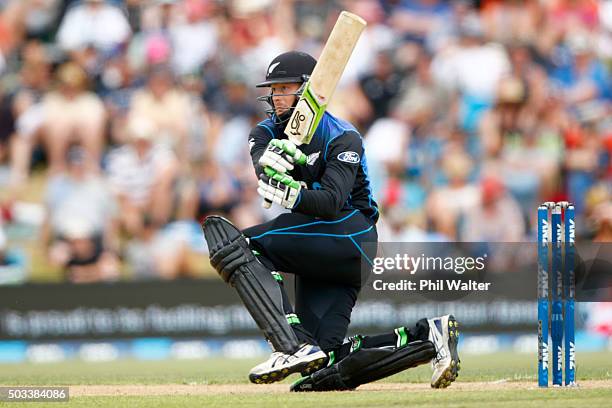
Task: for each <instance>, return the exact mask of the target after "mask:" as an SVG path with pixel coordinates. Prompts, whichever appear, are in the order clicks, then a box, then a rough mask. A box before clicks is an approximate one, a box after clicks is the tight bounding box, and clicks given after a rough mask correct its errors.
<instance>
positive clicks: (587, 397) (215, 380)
mask: <svg viewBox="0 0 612 408" xmlns="http://www.w3.org/2000/svg"><path fill="white" fill-rule="evenodd" d="M610 361H612V353H582V354H579V355H578V364H579V370H578V372H577V376H578V381H579V382H582V384H583V386H582V387H581V388H579V389H553V388H549V389H538V388H537V387H536V375H535V373H536V369H535V358H534V356H533V355H527V354H513V353H497V354H490V355H481V356H476V355H464V356H462V370H461V373H460V376H459V379H458V381H457V382H456V383H455V384H453V386H452V387H451V388H449V389H446V390H431V389H429V388H428V382H429V377H430V369H429V367H427V366H424V367H419V368H417V369H413V370H409V371H407V372H404V373H401V374H398V375H396V376H394V377H391V378H389V379H386V380H384V381H382V382H380V383H376V384H373V385H370V386H368V387H362V388H363V389H362V388H360V389H359V391H357V392H343V393H321V394H291V393H289V392H288V391H287V390H288V384H289V383H291V381H292V380H294V379H295V378H293V377H292V378H289V379H287V380H286V381H285V382H284V383H283V384H280V385H272V386H265V385H262V386H254V385H250V384H247V379H246V373H247V372H248V370H249V368H250V367H251V366H252V365H253V364H254V363H256V361H254V360H227V359H205V360H197V361H195V360H183V361H178V360H171V361H155V362H143V361H129V360H123V361H117V362H108V363H82V362H64V363H49V364H37V365H31V364H18V365H17V364H16V365H12V364H6V365H0V384H2V385H68V386H71V401H70V403H67V404H66V403H53V404H52V406H53V407H61V406H75V407H77V406H113V407H118V406H126V407H127V406H129V407H140V406H142V407H145V406H147V407H151V406H153V407H156V406H159V407H172V406H205V407H224V408H230V407H241V406H245V407H246V406H248V407H250V408H253V407H254V408H257V407H277V406H279V407H281V406H286V407H292V408H295V407H298V406H315V405H316V406H317V407H334V406H350V407H383V406H409V405H411V406H417V405H418V406H419V407H439V406H470V407H471V406H487V407H489V406H516V405H518V404H520V405H521V407H532V406H533V407H536V406H538V407H539V406H543V405H547V404H549V403H550V404H551V405H552V403H553V402H554V406H555V407H565V406H567V407H576V406H608V405H609V404H610V401H611V400H612V366H611V365H610ZM0 405H1V403H0ZM29 405H31V406H33V407H40V406H42V405H41V403H38V402H37V403H25V404H19V406H29ZM43 405H44V404H43Z"/></svg>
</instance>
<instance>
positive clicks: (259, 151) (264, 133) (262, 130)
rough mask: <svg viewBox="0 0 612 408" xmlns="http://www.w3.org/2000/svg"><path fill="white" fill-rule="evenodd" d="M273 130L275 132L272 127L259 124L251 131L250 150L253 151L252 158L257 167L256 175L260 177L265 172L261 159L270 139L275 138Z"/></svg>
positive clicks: (254, 165)
mask: <svg viewBox="0 0 612 408" xmlns="http://www.w3.org/2000/svg"><path fill="white" fill-rule="evenodd" d="M271 132H273V130H272V129H270V128H268V127H266V126H265V125H262V124H259V125H257V126H255V127H254V128H253V129H251V132H250V133H249V152H250V153H251V160H252V161H253V167H254V168H255V175H256V176H258V177H259V175H260V174H262V173H263V166H261V165H260V164H259V159H260V158H261V156H262V155H263V154H264V152H265V151H266V148H267V147H268V143H270V140H272V139H273V137H272V133H271Z"/></svg>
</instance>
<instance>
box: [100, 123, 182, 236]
mask: <svg viewBox="0 0 612 408" xmlns="http://www.w3.org/2000/svg"><path fill="white" fill-rule="evenodd" d="M127 133H128V135H129V136H128V137H129V143H127V144H126V145H124V146H121V147H118V148H116V149H115V150H113V151H112V152H111V153H110V154H109V157H108V168H107V172H108V180H109V182H110V185H111V188H112V189H113V192H114V193H115V196H116V197H117V200H118V201H119V208H120V218H121V225H122V226H123V228H124V229H125V231H126V232H127V233H129V234H131V235H132V236H136V235H138V234H139V233H140V231H141V230H142V227H143V222H144V217H145V216H146V215H148V216H150V217H151V219H152V222H153V223H154V225H155V226H157V227H160V226H162V225H163V224H164V223H166V222H168V221H169V219H170V217H171V215H172V210H173V208H172V207H173V204H174V203H175V202H176V198H177V195H178V192H177V191H176V186H175V184H174V183H175V181H176V180H177V176H178V166H179V163H178V160H177V158H176V155H175V154H174V153H173V152H172V150H170V149H169V148H168V147H167V146H165V145H163V144H161V143H155V142H154V141H155V139H156V133H157V129H156V128H155V126H154V124H153V123H152V122H151V121H150V120H149V119H148V118H144V117H131V118H130V120H129V122H128V124H127Z"/></svg>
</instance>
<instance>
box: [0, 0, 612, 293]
mask: <svg viewBox="0 0 612 408" xmlns="http://www.w3.org/2000/svg"><path fill="white" fill-rule="evenodd" d="M343 9H346V10H349V11H352V12H354V13H356V14H358V15H360V16H362V17H363V18H365V19H366V20H367V22H368V27H367V28H366V30H365V32H364V34H363V36H362V38H361V40H360V42H359V43H358V45H357V47H356V49H355V53H354V55H353V57H352V58H351V61H350V62H349V65H348V67H347V69H346V71H345V73H344V75H343V77H342V80H341V83H340V84H339V86H338V89H337V93H336V95H335V96H334V99H333V101H332V103H331V107H330V110H331V111H332V112H334V113H335V114H337V115H338V116H341V117H343V118H345V119H347V120H349V121H351V122H352V123H354V124H355V125H356V126H357V127H358V129H359V130H360V131H361V133H362V135H363V136H364V144H365V147H366V154H367V160H368V168H369V171H370V178H371V181H372V184H373V188H374V194H375V197H376V199H377V200H378V202H379V204H380V206H381V209H382V212H381V213H382V218H381V223H380V227H379V229H380V236H381V239H382V240H385V241H432V240H437V241H440V240H441V241H444V240H464V241H505V242H519V241H526V240H534V217H535V215H536V209H537V206H538V204H539V203H541V202H543V201H563V200H568V201H571V202H573V203H575V205H576V210H577V227H578V235H579V236H580V237H581V238H583V239H589V240H596V241H600V242H606V241H612V159H611V157H612V103H611V102H612V79H611V77H612V75H611V72H612V1H610V0H599V1H598V0H524V1H521V0H481V1H476V0H474V1H469V0H345V1H344V0H335V1H326V0H310V1H303V0H124V1H120V0H82V1H71V0H63V1H62V0H0V75H1V77H0V78H1V79H0V190H1V191H2V193H1V195H0V209H1V210H2V211H1V212H0V283H2V282H4V283H8V282H19V281H23V280H27V279H28V278H27V275H28V268H30V267H31V264H32V263H33V262H32V260H31V259H28V258H29V257H30V256H31V254H30V252H32V251H30V252H28V251H26V250H24V248H21V247H20V246H19V245H18V244H15V245H11V242H12V241H11V236H10V232H11V224H14V223H17V222H19V221H20V220H21V221H24V220H23V218H24V217H19V216H18V214H17V213H18V212H19V211H17V210H16V209H17V208H19V205H20V203H23V202H26V201H28V198H29V197H32V196H34V197H36V198H37V200H38V204H39V205H40V206H41V207H42V208H43V209H44V211H43V212H42V213H43V214H44V215H43V216H42V217H41V219H40V222H39V223H38V225H37V228H36V235H37V238H39V239H38V241H37V242H36V245H37V246H38V247H39V248H40V249H41V250H40V251H38V252H37V251H34V252H37V253H40V254H42V255H41V256H42V258H43V262H42V263H41V262H34V263H35V264H36V265H37V267H38V268H45V267H49V268H56V269H59V270H61V271H62V274H63V275H62V276H64V277H65V278H66V279H68V280H70V281H73V282H94V281H106V280H115V279H120V278H122V277H129V278H142V279H146V278H164V279H171V278H175V277H179V276H192V275H197V274H198V270H199V268H200V267H201V264H199V263H197V262H195V263H194V262H193V256H192V255H193V254H194V253H198V252H201V251H203V240H202V239H201V233H200V231H199V226H198V222H197V221H198V220H200V219H202V218H203V217H204V216H206V215H207V214H211V213H216V214H224V215H226V216H228V217H229V218H231V219H232V220H233V221H234V222H235V223H236V224H237V225H239V226H240V227H246V226H249V225H253V224H255V223H259V222H262V221H264V220H266V219H269V218H271V217H273V216H275V215H276V214H277V212H274V211H267V210H264V209H263V208H262V207H261V203H260V198H259V196H258V195H257V194H256V191H255V190H256V189H255V184H256V180H257V179H256V177H255V174H254V171H253V169H252V166H251V164H250V157H249V154H248V144H247V135H248V132H249V129H250V128H251V127H252V126H253V125H254V124H256V123H257V122H259V121H260V120H262V119H264V118H265V114H264V109H265V107H264V106H260V105H258V104H259V102H257V101H256V97H257V96H259V95H261V92H265V91H266V90H263V91H262V90H257V89H256V88H255V87H254V84H255V83H256V82H259V81H261V80H262V79H263V78H264V77H265V70H266V67H267V65H268V63H269V61H270V60H272V59H273V58H274V57H275V56H276V55H278V54H280V53H281V52H284V51H287V50H290V49H298V50H303V51H306V52H309V53H311V54H312V55H314V56H315V57H316V56H318V55H319V53H320V50H321V47H322V45H323V44H324V42H325V40H326V38H327V35H328V33H329V31H330V30H331V27H332V26H333V23H334V22H335V19H336V17H337V15H338V13H339V11H340V10H343ZM30 204H31V203H30ZM26 218H27V217H26ZM2 220H3V221H2ZM25 221H28V220H27V219H26V220H25ZM3 230H4V231H3Z"/></svg>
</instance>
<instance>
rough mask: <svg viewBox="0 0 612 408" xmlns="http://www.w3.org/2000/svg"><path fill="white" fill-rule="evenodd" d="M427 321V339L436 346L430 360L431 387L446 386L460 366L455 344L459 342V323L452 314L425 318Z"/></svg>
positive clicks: (456, 373)
mask: <svg viewBox="0 0 612 408" xmlns="http://www.w3.org/2000/svg"><path fill="white" fill-rule="evenodd" d="M427 322H428V323H429V340H430V341H431V342H432V343H433V344H434V346H435V348H436V356H435V357H434V358H433V359H432V360H431V366H432V368H433V375H432V377H431V386H432V388H446V387H448V386H449V385H451V383H452V382H453V381H455V379H457V376H458V375H459V369H460V368H461V365H460V360H459V354H457V344H458V343H459V329H458V327H459V325H458V324H457V321H456V320H455V318H454V317H453V315H446V316H442V317H435V318H433V319H427Z"/></svg>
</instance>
